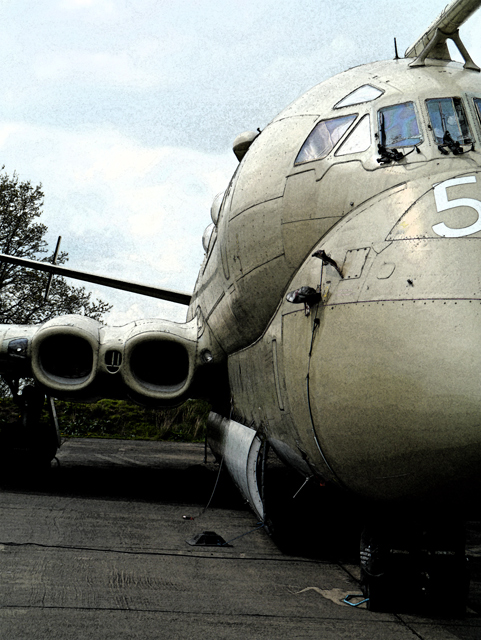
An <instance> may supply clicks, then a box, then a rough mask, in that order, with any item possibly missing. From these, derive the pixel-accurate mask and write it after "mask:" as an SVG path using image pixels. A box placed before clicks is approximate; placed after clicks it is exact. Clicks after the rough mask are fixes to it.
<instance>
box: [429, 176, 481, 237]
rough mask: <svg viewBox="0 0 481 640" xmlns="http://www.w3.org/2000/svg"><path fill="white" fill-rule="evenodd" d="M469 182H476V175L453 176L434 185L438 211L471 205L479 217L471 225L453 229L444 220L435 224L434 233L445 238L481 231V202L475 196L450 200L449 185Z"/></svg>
mask: <svg viewBox="0 0 481 640" xmlns="http://www.w3.org/2000/svg"><path fill="white" fill-rule="evenodd" d="M469 182H476V176H466V177H465V178H453V179H452V180H445V181H444V182H440V183H439V184H437V185H436V186H435V187H434V200H435V201H436V209H437V210H438V213H439V212H441V211H447V210H448V209H456V208H457V207H471V209H475V210H476V211H477V213H478V219H477V220H476V222H474V223H473V224H472V225H470V226H469V227H463V228H462V229H452V228H451V227H447V226H446V225H445V224H444V222H440V223H439V224H435V225H434V226H433V231H434V233H437V234H438V236H444V237H445V238H462V237H463V236H470V235H472V234H473V233H477V232H478V231H481V202H480V201H479V200H474V199H473V198H455V199H454V200H448V194H447V189H448V187H454V186H456V185H459V184H468V183H469Z"/></svg>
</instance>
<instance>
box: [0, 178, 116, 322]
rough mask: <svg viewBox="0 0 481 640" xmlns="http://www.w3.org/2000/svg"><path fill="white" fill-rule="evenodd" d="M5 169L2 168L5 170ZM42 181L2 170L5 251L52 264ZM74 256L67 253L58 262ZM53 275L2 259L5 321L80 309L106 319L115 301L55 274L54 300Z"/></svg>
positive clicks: (0, 316)
mask: <svg viewBox="0 0 481 640" xmlns="http://www.w3.org/2000/svg"><path fill="white" fill-rule="evenodd" d="M3 170H4V167H2V171H3ZM43 198H44V194H43V192H42V185H38V186H36V187H33V186H32V185H31V183H30V182H29V181H26V182H22V181H20V180H19V178H18V176H17V174H16V173H14V174H13V176H12V177H9V176H8V175H7V174H6V173H5V172H2V173H0V251H1V252H2V253H6V254H9V255H12V256H18V257H20V258H29V259H31V260H40V261H42V262H51V261H52V258H53V252H50V251H49V249H48V246H47V242H46V241H45V239H44V236H45V234H46V232H47V227H46V226H45V225H44V224H42V223H41V222H39V221H38V218H39V217H40V216H41V214H42V206H43ZM67 260H68V254H67V253H65V252H61V253H60V254H59V256H58V258H57V264H63V263H65V262H66V261H67ZM47 281H48V274H46V273H44V272H41V271H35V270H33V269H25V268H24V267H18V266H15V265H12V264H8V263H6V262H2V263H0V323H2V324H36V323H40V322H45V321H46V320H49V319H50V318H53V317H55V316H58V315H64V314H69V313H77V314H81V315H85V316H89V317H90V318H94V319H96V320H101V318H102V316H103V314H104V313H106V312H107V311H109V310H110V309H111V305H109V304H107V303H105V302H103V301H102V300H93V301H92V300H91V294H90V293H88V292H87V291H85V287H73V286H71V285H69V284H67V282H66V281H65V279H64V278H62V277H60V276H54V278H53V280H52V284H51V288H50V294H49V297H48V300H47V301H45V300H44V296H45V290H46V287H47Z"/></svg>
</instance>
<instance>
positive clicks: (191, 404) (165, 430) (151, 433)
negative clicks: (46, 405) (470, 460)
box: [0, 398, 210, 442]
mask: <svg viewBox="0 0 481 640" xmlns="http://www.w3.org/2000/svg"><path fill="white" fill-rule="evenodd" d="M55 406H56V409H57V416H58V421H59V427H60V432H61V435H62V436H64V437H81V438H86V437H96V438H120V439H124V440H127V439H142V440H171V441H172V440H173V441H178V442H201V441H203V439H204V434H205V428H206V423H207V416H208V415H209V408H210V407H209V404H208V403H206V402H204V401H202V400H188V401H187V402H185V403H184V404H183V405H181V406H180V407H177V408H176V409H146V408H144V407H139V406H137V405H133V404H130V403H128V402H125V401H124V400H99V402H95V403H92V404H79V403H74V402H65V401H62V400H56V401H55ZM44 414H45V415H44V417H43V419H45V420H46V419H48V418H47V412H46V411H45V412H44ZM16 420H18V409H17V407H16V405H15V403H14V402H13V400H12V399H11V398H3V399H1V400H0V430H1V429H2V426H5V425H7V424H10V425H11V424H12V423H13V422H15V421H16Z"/></svg>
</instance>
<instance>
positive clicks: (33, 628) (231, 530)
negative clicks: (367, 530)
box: [0, 439, 481, 640]
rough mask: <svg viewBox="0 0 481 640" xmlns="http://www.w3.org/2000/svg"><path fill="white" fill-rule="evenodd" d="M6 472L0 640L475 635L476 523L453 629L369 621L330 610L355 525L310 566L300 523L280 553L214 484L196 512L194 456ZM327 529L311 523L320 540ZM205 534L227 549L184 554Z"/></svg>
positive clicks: (96, 450)
mask: <svg viewBox="0 0 481 640" xmlns="http://www.w3.org/2000/svg"><path fill="white" fill-rule="evenodd" d="M12 462H13V464H12V465H11V466H12V471H11V473H9V474H8V476H7V475H6V474H4V477H2V479H1V480H0V516H1V520H0V638H6V639H7V638H8V640H16V639H18V640H29V639H31V638H32V639H33V638H35V639H43V638H49V640H56V639H64V638H65V639H67V638H68V639H69V640H77V639H84V638H88V639H89V640H91V639H92V638H102V639H103V640H108V639H110V638H115V639H117V638H129V639H130V638H142V639H148V638H169V640H170V639H176V638H193V637H198V638H208V639H211V638H222V639H223V640H224V639H225V640H230V639H241V638H242V639H243V640H245V639H246V638H248V639H257V638H259V639H260V638H262V639H263V640H264V639H266V638H267V639H275V640H277V639H282V638H306V639H307V638H322V639H323V640H331V639H339V638H349V639H350V640H352V639H356V640H360V639H363V638H366V639H369V640H378V639H379V640H381V639H382V640H386V639H388V640H391V639H392V640H404V639H406V640H407V639H411V640H412V639H415V638H417V639H422V640H455V639H463V640H465V639H466V640H468V639H474V638H479V637H481V617H480V616H481V534H480V529H481V525H480V523H479V522H471V523H469V531H468V533H469V536H468V555H469V557H470V565H471V576H472V577H471V585H470V592H469V601H468V610H467V614H466V616H465V617H464V618H463V619H452V618H449V617H443V615H442V614H440V615H435V616H434V615H427V614H414V613H412V612H402V611H400V612H399V613H375V612H371V611H368V610H367V609H366V608H364V606H365V605H363V607H360V608H355V607H352V606H349V605H347V604H344V603H343V602H342V600H343V599H344V598H345V596H347V595H350V594H359V593H360V589H359V585H358V582H357V580H358V577H359V568H358V564H357V563H358V557H357V552H356V548H357V549H358V532H357V531H355V526H354V525H353V527H352V530H351V529H350V528H349V527H348V526H347V527H346V526H344V525H343V529H344V530H343V534H342V535H339V536H337V542H338V544H332V545H327V546H328V547H329V548H325V549H324V550H322V549H321V550H320V551H321V552H320V553H319V554H318V555H317V557H313V556H312V554H310V553H306V548H307V547H305V545H304V542H306V544H307V542H308V541H309V540H310V541H311V542H312V539H313V537H315V536H316V533H314V534H313V533H312V531H311V532H309V522H310V520H311V517H310V514H309V512H308V513H305V514H304V516H303V517H299V520H298V521H296V523H295V527H294V528H293V529H294V530H295V533H296V534H297V536H296V537H297V539H296V541H294V542H293V544H292V545H291V547H290V548H289V553H285V551H281V550H280V549H279V547H277V546H276V544H274V542H273V540H272V539H271V538H270V537H269V536H268V535H267V534H266V532H265V531H264V530H263V527H262V526H261V525H260V524H259V523H258V522H257V520H256V517H255V516H254V515H253V513H252V512H251V511H250V510H249V508H248V507H247V506H246V505H245V504H244V503H243V501H242V499H241V498H240V497H239V495H238V494H237V491H236V490H235V488H234V487H233V486H232V485H231V484H230V482H229V480H228V478H227V476H224V474H221V475H220V476H219V482H218V486H217V488H216V491H215V493H214V495H213V498H212V501H211V503H210V505H209V508H208V509H207V510H205V511H204V507H205V506H206V504H207V503H208V501H209V498H210V497H211V495H212V491H213V488H214V485H215V484H216V480H217V477H218V466H217V465H215V464H214V463H213V458H212V456H208V459H207V463H204V447H203V445H201V444H200V445H199V444H183V443H172V442H139V441H119V440H100V439H69V440H67V441H66V442H65V443H64V444H63V446H62V447H61V449H60V451H59V454H58V464H56V463H53V466H52V468H51V469H50V470H49V471H48V473H47V474H46V475H43V474H39V473H38V472H34V471H33V470H31V469H27V468H25V466H24V465H23V466H22V464H21V461H18V465H17V464H15V461H12ZM329 513H331V512H329ZM343 515H346V514H343ZM347 515H349V514H347ZM184 516H186V517H184ZM331 517H332V516H331V515H327V516H326V521H325V522H323V520H322V514H321V519H320V520H319V519H316V531H317V532H318V534H319V540H324V541H325V540H326V538H325V537H323V536H322V535H321V534H322V531H320V529H322V528H323V527H325V528H328V527H329V526H330V524H331V522H330V518H331ZM187 518H190V519H187ZM312 519H313V518H312ZM339 520H340V521H342V522H346V521H347V520H346V519H345V518H344V517H341V516H340V518H339ZM319 523H320V524H319ZM204 531H210V532H215V534H217V535H219V536H221V537H222V538H223V539H224V540H225V541H227V542H228V543H229V546H214V547H212V546H210V547H206V546H191V545H189V544H188V543H187V542H186V541H188V540H191V539H192V538H193V537H194V536H196V535H197V534H200V533H202V532H204ZM323 544H325V542H324V543H323ZM322 551H324V552H325V553H322ZM353 600H354V601H355V600H356V598H354V599H353ZM393 608H394V610H396V608H395V605H394V607H393Z"/></svg>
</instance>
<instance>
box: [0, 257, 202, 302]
mask: <svg viewBox="0 0 481 640" xmlns="http://www.w3.org/2000/svg"><path fill="white" fill-rule="evenodd" d="M0 262H8V263H10V264H16V265H18V266H20V267H26V268H28V269H36V270H37V271H46V272H47V273H51V274H54V275H59V276H64V277H66V278H74V279H75V280H83V281H85V282H93V283H94V284H100V285H103V286H104V287H110V288H112V289H122V290H124V291H131V292H132V293H138V294H140V295H142V296H149V297H151V298H159V299H160V300H168V301H170V302H176V303H177V304H184V305H186V306H188V305H189V304H190V300H191V297H192V296H191V294H190V293H184V292H182V291H175V290H172V289H160V288H159V287H151V286H148V285H145V284H141V283H140V282H132V281H130V280H120V279H119V278H111V277H107V276H100V275H97V274H95V273H90V272H89V271H78V270H77V269H70V268H69V267H62V266H59V265H56V264H51V263H49V262H38V261H37V260H28V259H27V258H17V257H15V256H9V255H6V254H3V253H0Z"/></svg>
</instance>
